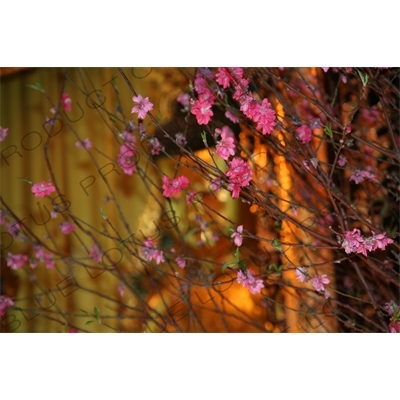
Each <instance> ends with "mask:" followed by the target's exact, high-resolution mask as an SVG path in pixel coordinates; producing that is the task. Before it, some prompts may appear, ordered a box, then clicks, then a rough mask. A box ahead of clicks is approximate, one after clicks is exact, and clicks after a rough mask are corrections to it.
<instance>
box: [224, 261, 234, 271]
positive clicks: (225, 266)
mask: <svg viewBox="0 0 400 400" xmlns="http://www.w3.org/2000/svg"><path fill="white" fill-rule="evenodd" d="M230 265H232V266H233V267H236V265H237V264H236V263H234V262H227V263H225V264H224V265H223V266H222V273H224V272H225V270H226V269H227V268H228V267H229V266H230ZM230 268H232V267H230Z"/></svg>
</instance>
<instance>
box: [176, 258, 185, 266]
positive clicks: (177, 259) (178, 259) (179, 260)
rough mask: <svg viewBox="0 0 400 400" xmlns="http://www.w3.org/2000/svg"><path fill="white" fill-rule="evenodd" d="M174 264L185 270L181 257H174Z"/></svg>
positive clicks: (183, 260)
mask: <svg viewBox="0 0 400 400" xmlns="http://www.w3.org/2000/svg"><path fill="white" fill-rule="evenodd" d="M175 261H176V263H177V264H178V267H179V268H182V269H183V268H185V267H186V260H185V259H184V258H182V257H176V258H175Z"/></svg>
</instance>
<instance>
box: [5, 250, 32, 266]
mask: <svg viewBox="0 0 400 400" xmlns="http://www.w3.org/2000/svg"><path fill="white" fill-rule="evenodd" d="M27 261H28V256H27V255H26V254H12V253H8V255H7V265H8V266H9V267H10V268H11V269H20V268H22V267H23V266H24V264H25V263H26V262H27Z"/></svg>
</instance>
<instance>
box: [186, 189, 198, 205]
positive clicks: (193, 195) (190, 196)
mask: <svg viewBox="0 0 400 400" xmlns="http://www.w3.org/2000/svg"><path fill="white" fill-rule="evenodd" d="M195 196H196V191H194V190H192V191H191V192H190V193H189V194H188V196H187V199H186V204H190V203H191V202H192V201H193V199H194V198H195Z"/></svg>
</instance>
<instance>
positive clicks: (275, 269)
mask: <svg viewBox="0 0 400 400" xmlns="http://www.w3.org/2000/svg"><path fill="white" fill-rule="evenodd" d="M282 268H283V265H279V267H278V266H277V265H276V264H271V265H270V266H269V267H268V269H269V270H271V269H273V270H274V271H275V272H281V271H282Z"/></svg>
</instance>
